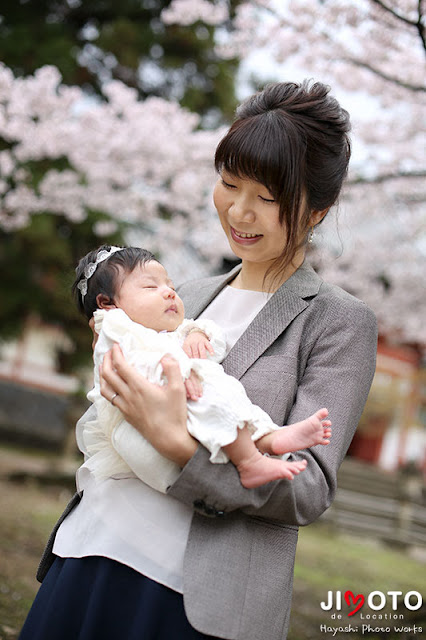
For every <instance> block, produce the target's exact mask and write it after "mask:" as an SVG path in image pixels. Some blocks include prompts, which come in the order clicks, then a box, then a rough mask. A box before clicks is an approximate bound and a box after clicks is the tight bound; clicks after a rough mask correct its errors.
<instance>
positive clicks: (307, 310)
mask: <svg viewBox="0 0 426 640" xmlns="http://www.w3.org/2000/svg"><path fill="white" fill-rule="evenodd" d="M239 268H240V267H236V268H235V269H234V270H233V271H231V272H230V273H229V274H227V275H225V276H223V275H222V276H217V277H213V278H207V279H204V280H200V281H197V282H195V283H194V282H192V283H188V284H185V285H184V286H182V287H181V289H180V291H179V294H180V295H181V296H182V298H183V300H184V303H185V308H186V317H188V318H191V317H194V318H195V317H197V316H198V315H199V314H200V313H201V312H202V311H203V309H205V307H206V306H207V305H208V304H209V303H210V302H211V301H212V299H213V298H214V297H215V296H216V295H217V294H218V293H219V291H221V289H223V287H224V286H225V285H226V284H227V283H228V282H229V281H230V280H232V279H233V278H234V277H235V275H236V273H237V272H238V270H239ZM376 348H377V326H376V319H375V317H374V315H373V313H372V311H371V310H370V309H369V308H368V307H367V306H366V305H365V304H364V303H362V302H360V301H359V300H357V299H356V298H354V297H353V296H351V295H349V294H348V293H346V292H344V291H343V290H342V289H339V288H338V287H335V286H331V285H329V284H326V283H325V282H323V281H322V280H321V278H320V277H319V276H318V275H317V274H316V273H315V271H314V270H313V269H312V268H311V267H310V266H309V265H307V264H306V263H305V264H304V265H302V267H300V268H299V269H298V270H297V271H296V272H295V273H294V274H293V275H292V276H291V277H290V278H289V280H287V282H285V283H284V284H283V285H282V286H281V288H280V289H279V290H278V291H277V292H276V293H275V295H274V296H272V298H270V300H269V301H268V303H267V304H266V305H265V307H263V309H262V310H261V311H260V313H259V314H258V315H257V316H256V317H255V319H254V320H253V321H252V323H251V324H250V326H249V327H248V328H247V330H246V331H245V333H244V334H243V335H242V336H241V337H240V339H239V340H238V341H237V342H236V344H235V345H234V347H233V348H232V349H231V351H230V352H229V354H228V356H227V357H226V359H225V360H224V362H223V366H224V368H225V371H226V372H227V373H228V374H230V375H233V376H234V377H236V378H238V379H239V380H240V381H241V382H242V384H243V385H244V387H245V389H246V391H247V394H248V396H249V398H250V399H251V400H252V402H254V403H255V404H257V405H259V406H260V407H262V409H264V410H265V411H266V412H267V413H269V415H270V416H271V418H272V419H273V421H274V422H275V423H276V424H283V425H284V424H289V423H292V422H296V421H298V420H301V419H303V418H306V417H307V416H309V415H311V414H312V413H314V412H315V411H316V410H317V409H320V408H321V407H327V408H328V410H329V413H330V417H331V420H332V422H333V436H332V439H331V443H330V444H329V445H328V446H326V447H324V446H322V445H317V446H316V447H313V448H312V449H309V450H304V451H302V452H300V453H299V452H298V453H297V454H294V456H293V457H294V458H296V459H297V458H299V459H300V458H306V459H307V460H308V466H307V469H306V470H305V471H303V473H301V474H300V475H299V476H297V477H295V478H294V480H293V481H289V480H278V481H274V482H270V483H268V484H267V485H264V486H262V487H260V488H258V489H244V488H243V487H242V485H241V483H240V481H239V477H238V474H237V472H236V469H235V467H234V466H233V465H232V463H228V464H226V465H221V464H216V465H215V464H211V463H210V462H209V460H208V458H209V454H208V452H207V451H206V450H205V449H204V448H203V447H202V446H201V445H200V446H199V447H198V450H197V452H196V453H195V455H194V456H193V457H192V459H191V460H190V461H189V462H188V463H187V465H186V466H185V467H184V469H183V470H182V473H181V475H180V476H179V478H178V479H177V481H176V482H175V483H174V484H173V486H172V487H171V488H170V490H169V493H170V494H171V495H172V496H174V497H175V498H177V499H178V500H181V501H182V502H185V503H186V504H188V505H191V506H192V507H193V508H194V517H193V520H192V525H191V529H190V534H189V540H188V545H187V549H186V554H185V562H184V602H185V609H186V613H187V616H188V619H189V621H190V622H191V624H192V625H193V626H194V627H195V628H196V629H198V630H199V631H202V632H204V633H206V634H209V635H213V636H217V637H219V638H227V639H229V640H259V638H265V639H266V640H284V639H285V637H286V635H287V630H288V624H289V617H290V605H291V592H292V582H293V567H294V557H295V551H296V542H297V535H298V526H299V525H306V524H309V523H310V522H312V521H313V520H315V519H316V518H318V516H320V515H321V514H322V513H323V512H324V511H325V509H327V508H328V507H329V506H330V504H331V502H332V500H333V497H334V494H335V491H336V473H337V470H338V468H339V466H340V464H341V462H342V460H343V457H344V455H345V453H346V451H347V449H348V447H349V444H350V442H351V440H352V437H353V434H354V431H355V429H356V426H357V424H358V421H359V418H360V416H361V413H362V410H363V408H364V404H365V401H366V399H367V395H368V392H369V389H370V385H371V381H372V378H373V374H374V370H375V359H376Z"/></svg>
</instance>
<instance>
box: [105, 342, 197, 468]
mask: <svg viewBox="0 0 426 640" xmlns="http://www.w3.org/2000/svg"><path fill="white" fill-rule="evenodd" d="M161 364H162V366H163V371H164V374H165V376H166V378H167V381H168V382H167V384H165V385H164V386H159V385H156V384H153V383H151V382H149V381H148V380H147V379H146V378H145V377H144V376H142V375H141V374H140V373H138V372H137V371H136V369H135V368H134V367H132V366H131V365H129V364H128V363H127V362H126V360H125V358H124V356H123V354H122V352H121V349H120V347H119V346H118V345H114V347H113V348H112V349H111V351H109V352H108V353H107V354H106V355H105V358H104V361H103V364H102V366H101V368H100V388H101V394H102V395H103V397H104V398H106V399H107V400H109V401H111V400H112V401H113V404H114V406H116V407H118V408H119V409H120V411H121V412H122V414H123V415H124V417H125V418H126V420H127V421H128V422H130V424H131V425H133V427H135V429H137V430H138V431H139V432H140V433H141V434H142V435H143V436H144V437H145V438H146V439H147V440H148V441H149V442H150V443H151V444H152V446H153V447H155V449H157V451H158V452H159V453H161V454H162V455H163V456H165V457H166V458H168V459H169V460H172V461H173V462H176V463H177V464H178V465H179V466H181V467H184V466H185V464H186V463H187V462H188V460H189V459H190V458H191V457H192V456H193V454H194V453H195V451H196V449H197V441H196V440H195V439H194V438H193V437H192V436H191V435H190V434H189V433H188V430H187V427H186V411H187V409H186V392H185V386H184V383H183V380H182V375H181V372H180V369H179V365H178V363H177V362H176V360H173V358H171V357H169V356H164V357H163V358H162V360H161ZM114 394H117V395H114Z"/></svg>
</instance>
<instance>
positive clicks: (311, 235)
mask: <svg viewBox="0 0 426 640" xmlns="http://www.w3.org/2000/svg"><path fill="white" fill-rule="evenodd" d="M314 229H315V227H314V226H312V227H311V230H310V232H309V236H308V243H309V244H312V242H313V241H314V235H315V233H314Z"/></svg>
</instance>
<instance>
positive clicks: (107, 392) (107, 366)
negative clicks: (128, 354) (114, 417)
mask: <svg viewBox="0 0 426 640" xmlns="http://www.w3.org/2000/svg"><path fill="white" fill-rule="evenodd" d="M99 385H100V390H101V394H102V395H103V397H104V398H106V399H107V400H110V398H111V395H113V394H114V393H117V394H118V395H120V396H122V397H124V396H126V395H127V393H128V391H129V386H128V384H127V383H126V382H125V381H124V380H123V378H122V377H121V375H120V373H119V372H118V371H117V370H116V369H115V366H114V364H113V354H112V351H108V352H107V353H106V354H105V357H104V359H103V363H102V368H101V369H100V371H99ZM111 392H112V393H111Z"/></svg>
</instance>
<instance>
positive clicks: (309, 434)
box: [270, 409, 331, 455]
mask: <svg viewBox="0 0 426 640" xmlns="http://www.w3.org/2000/svg"><path fill="white" fill-rule="evenodd" d="M327 416H328V411H327V409H320V410H319V411H317V412H316V413H314V414H313V415H312V416H310V417H309V418H307V419H306V420H302V421H301V422H295V423H294V424H290V425H288V426H287V427H283V428H282V429H279V430H278V431H274V432H273V433H271V434H270V446H271V453H272V454H274V455H282V454H283V453H288V452H290V451H299V450H300V449H307V448H308V447H314V446H315V445H317V444H330V437H331V428H330V427H331V422H330V420H327V419H326V418H327Z"/></svg>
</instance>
